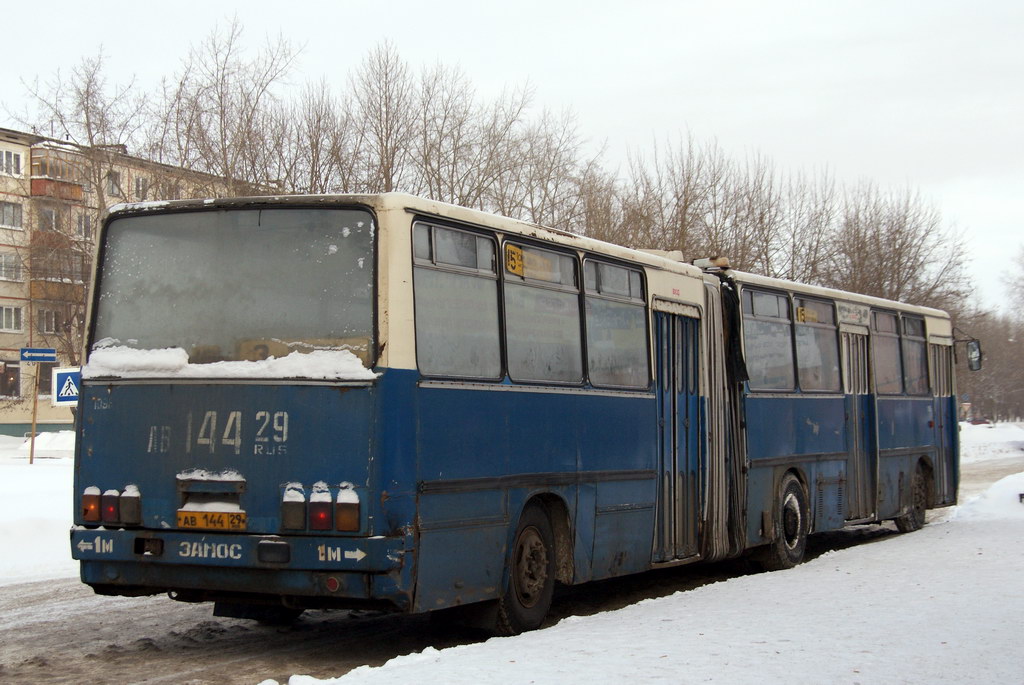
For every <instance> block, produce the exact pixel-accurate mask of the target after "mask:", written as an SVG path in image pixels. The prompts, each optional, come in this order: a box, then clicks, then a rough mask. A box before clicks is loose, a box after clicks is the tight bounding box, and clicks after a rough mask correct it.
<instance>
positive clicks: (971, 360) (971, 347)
mask: <svg viewBox="0 0 1024 685" xmlns="http://www.w3.org/2000/svg"><path fill="white" fill-rule="evenodd" d="M967 368H968V369H970V370H971V371H980V370H981V341H980V340H968V341H967Z"/></svg>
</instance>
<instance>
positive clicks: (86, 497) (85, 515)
mask: <svg viewBox="0 0 1024 685" xmlns="http://www.w3.org/2000/svg"><path fill="white" fill-rule="evenodd" d="M82 520H83V521H89V522H96V521H99V520H100V489H99V488H97V487H95V486H91V487H88V488H86V489H85V491H84V492H83V493H82Z"/></svg>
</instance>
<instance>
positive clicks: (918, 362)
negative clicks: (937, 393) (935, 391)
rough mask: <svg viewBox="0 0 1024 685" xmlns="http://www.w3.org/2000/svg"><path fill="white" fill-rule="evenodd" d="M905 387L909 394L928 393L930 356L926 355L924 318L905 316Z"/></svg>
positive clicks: (903, 342) (903, 341)
mask: <svg viewBox="0 0 1024 685" xmlns="http://www.w3.org/2000/svg"><path fill="white" fill-rule="evenodd" d="M901 342H902V346H903V387H904V388H906V391H907V394H908V395H927V394H928V392H929V388H928V358H927V357H926V356H925V355H926V352H925V339H924V319H919V318H916V317H909V316H904V317H903V338H902V340H901Z"/></svg>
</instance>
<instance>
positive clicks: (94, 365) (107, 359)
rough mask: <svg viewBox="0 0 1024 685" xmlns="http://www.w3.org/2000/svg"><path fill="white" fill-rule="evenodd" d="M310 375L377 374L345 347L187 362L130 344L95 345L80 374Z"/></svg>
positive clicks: (358, 377) (360, 377)
mask: <svg viewBox="0 0 1024 685" xmlns="http://www.w3.org/2000/svg"><path fill="white" fill-rule="evenodd" d="M111 376H113V377H116V378H312V379H317V380H355V381H368V380H373V379H374V378H376V377H377V375H376V374H375V373H373V372H372V371H370V370H369V369H367V368H366V367H364V366H363V363H362V361H360V359H359V357H357V356H356V355H354V354H352V353H351V352H349V351H348V350H314V351H313V352H308V353H303V352H292V353H291V354H289V355H287V356H285V357H280V358H278V357H270V358H269V359H263V360H260V361H231V362H214V363H212V364H189V362H188V353H187V352H186V351H185V350H183V349H181V348H179V347H171V348H166V349H162V350H137V349H134V348H131V347H124V346H111V347H99V348H96V349H94V350H93V351H92V354H90V355H89V363H88V364H86V365H85V367H84V368H83V369H82V377H83V378H107V377H111Z"/></svg>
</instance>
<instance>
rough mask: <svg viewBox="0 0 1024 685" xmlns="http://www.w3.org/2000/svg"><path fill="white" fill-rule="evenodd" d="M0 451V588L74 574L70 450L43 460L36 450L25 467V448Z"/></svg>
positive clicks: (76, 573) (48, 454)
mask: <svg viewBox="0 0 1024 685" xmlns="http://www.w3.org/2000/svg"><path fill="white" fill-rule="evenodd" d="M40 437H42V436H40ZM5 442H6V441H5ZM19 443H20V439H19ZM71 444H72V445H73V444H74V440H73V437H72V442H71ZM0 447H2V448H3V451H2V453H0V548H2V550H3V551H2V552H0V585H10V584H13V583H23V582H28V581H35V580H49V579H53V578H72V577H74V576H76V575H78V563H77V562H75V561H74V560H72V559H71V547H70V545H69V544H68V530H69V529H70V528H71V520H72V515H73V512H72V507H73V498H72V495H71V491H72V480H73V474H74V471H73V469H72V464H73V460H72V458H71V454H72V452H71V450H70V449H67V450H63V456H61V457H57V456H56V450H48V451H47V458H45V459H43V458H40V455H39V452H38V449H39V448H38V446H37V448H36V449H37V453H36V460H35V463H33V464H29V463H28V454H27V449H28V448H27V447H26V448H24V449H23V448H22V447H13V448H10V447H8V446H7V445H0Z"/></svg>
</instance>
